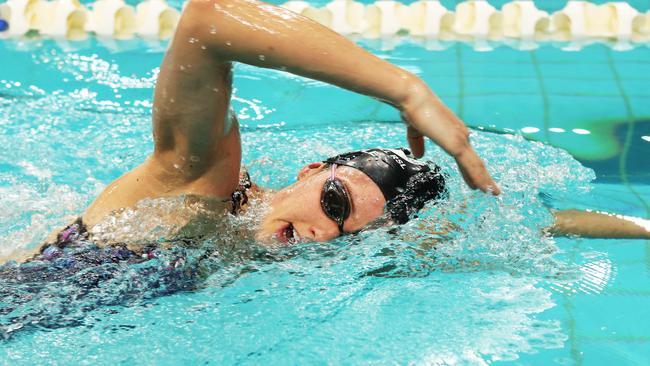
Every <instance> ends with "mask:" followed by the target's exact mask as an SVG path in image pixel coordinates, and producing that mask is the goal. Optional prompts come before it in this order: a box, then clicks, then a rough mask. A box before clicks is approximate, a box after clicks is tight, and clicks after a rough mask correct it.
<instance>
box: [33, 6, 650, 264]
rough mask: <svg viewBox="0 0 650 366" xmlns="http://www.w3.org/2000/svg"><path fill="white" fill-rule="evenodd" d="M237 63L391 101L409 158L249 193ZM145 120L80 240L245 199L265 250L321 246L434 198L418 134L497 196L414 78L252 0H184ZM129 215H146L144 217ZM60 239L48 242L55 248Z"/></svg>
mask: <svg viewBox="0 0 650 366" xmlns="http://www.w3.org/2000/svg"><path fill="white" fill-rule="evenodd" d="M234 62H241V63H246V64H249V65H254V66H257V67H263V68H274V69H279V70H283V71H286V72H289V73H293V74H296V75H300V76H304V77H308V78H312V79H315V80H320V81H323V82H327V83H330V84H334V85H337V86H339V87H342V88H345V89H348V90H351V91H354V92H357V93H361V94H364V95H367V96H369V97H372V98H376V99H378V100H381V101H383V102H385V103H388V104H390V105H392V106H394V107H395V108H397V109H398V110H399V112H400V113H401V116H402V119H403V121H404V122H405V124H406V139H407V140H408V145H409V146H410V149H411V152H410V151H409V150H406V149H370V150H364V151H359V152H354V153H348V154H343V155H339V156H336V157H331V158H325V159H324V160H323V161H321V162H315V163H312V164H309V165H307V166H305V167H304V168H303V169H302V170H301V171H300V172H299V173H298V180H297V182H296V183H294V184H292V185H290V186H289V187H286V188H284V189H281V190H279V191H277V192H271V191H269V190H264V189H262V188H260V187H258V186H257V185H255V184H254V183H253V182H251V181H250V178H249V176H248V174H247V173H245V172H242V166H241V143H242V141H241V139H240V132H239V124H238V121H237V118H236V116H235V114H234V113H232V112H231V106H230V97H231V89H232V85H231V83H232V64H233V63H234ZM152 119H153V136H154V143H155V147H154V151H153V153H152V154H151V156H149V157H148V158H147V159H146V160H145V161H144V162H143V163H142V164H141V165H139V166H137V167H136V168H135V169H133V170H132V171H130V172H127V173H126V174H124V175H123V176H121V177H120V178H118V179H117V180H115V181H114V182H112V183H111V184H110V185H109V186H108V187H107V188H106V189H105V190H104V191H103V192H102V193H101V194H100V195H99V196H98V197H97V199H96V200H95V201H94V202H93V203H92V204H91V205H90V207H88V209H87V210H86V211H85V212H84V213H83V215H82V216H81V217H80V219H79V220H78V221H77V223H76V225H77V226H76V227H77V229H76V230H81V229H82V228H83V235H86V236H88V237H90V238H92V237H93V236H96V237H101V234H102V233H101V231H102V230H103V229H105V228H106V227H107V225H105V223H106V222H111V220H113V221H114V220H115V217H116V216H119V215H120V214H121V213H122V212H124V210H126V209H128V210H133V211H137V210H138V204H139V203H140V202H142V201H144V200H151V199H159V198H171V197H182V200H180V201H179V203H180V204H179V208H178V210H177V211H176V210H172V211H167V212H160V213H154V214H153V216H155V218H156V223H158V222H160V221H161V220H162V221H165V222H168V223H169V224H170V227H174V228H175V230H176V231H175V232H173V233H169V236H170V237H172V236H176V237H193V236H197V235H200V234H202V231H203V230H206V228H208V229H207V230H209V228H210V227H213V228H214V230H218V229H217V228H219V227H220V226H219V225H218V222H219V221H220V220H223V218H224V217H226V216H227V215H229V214H235V215H237V214H240V213H241V212H242V211H243V210H246V204H247V203H248V202H249V201H250V200H251V199H253V198H256V199H260V200H261V201H264V202H267V203H268V206H269V208H268V210H267V212H266V213H265V215H264V217H263V218H262V220H261V224H260V225H259V227H258V228H257V229H256V232H255V233H254V236H255V237H256V239H257V240H258V241H259V242H260V243H265V244H267V245H288V244H291V243H294V242H298V241H328V240H331V239H333V238H335V237H338V236H340V235H344V234H346V233H354V232H357V231H359V230H362V229H363V228H364V227H366V226H367V225H368V224H369V223H372V222H375V221H376V220H377V219H378V218H380V217H386V218H387V219H388V220H387V221H390V222H392V223H395V224H399V223H403V222H405V221H407V220H408V218H409V217H410V216H412V215H413V214H415V213H416V212H417V211H418V210H419V209H421V208H422V207H423V206H424V204H425V203H427V202H428V201H436V200H439V199H440V198H441V197H442V196H444V191H445V188H444V176H442V175H441V174H440V173H439V169H438V168H437V167H435V166H433V167H432V166H429V165H427V164H424V163H422V162H419V161H418V160H416V158H419V157H421V156H422V155H423V153H424V138H429V139H431V140H432V141H433V142H435V143H436V144H438V145H439V146H440V147H442V148H443V149H444V150H445V151H446V152H447V153H448V154H449V155H451V156H452V157H453V158H454V159H455V161H456V163H457V165H458V169H459V170H460V172H461V174H462V177H463V178H464V180H465V182H466V183H467V184H468V186H469V187H471V188H473V189H479V190H481V191H483V192H486V193H489V194H493V195H498V194H500V193H501V192H500V188H499V186H498V185H497V184H496V183H495V182H494V180H493V179H492V178H491V176H490V174H489V173H488V171H487V169H486V167H485V165H484V163H483V161H482V160H481V159H480V158H479V156H478V155H477V153H476V152H475V151H474V149H473V148H472V146H471V144H470V142H469V132H468V129H467V128H466V126H465V125H464V124H463V122H462V121H461V120H460V119H459V118H458V117H457V116H456V115H455V114H454V113H453V112H452V111H451V110H450V109H449V108H447V107H446V106H445V105H444V104H443V103H442V101H441V100H440V99H439V98H438V97H437V96H436V95H435V94H434V92H433V91H432V90H431V89H429V87H428V86H427V85H426V84H425V83H424V82H423V81H422V80H421V79H419V78H418V77H417V76H415V75H413V74H412V73H410V72H408V71H406V70H403V69H401V68H399V67H397V66H395V65H392V64H390V63H388V62H386V61H384V60H382V59H380V58H378V57H376V56H374V55H372V54H371V53H369V52H366V51H365V50H363V49H362V48H360V47H358V46H357V45H355V44H354V43H353V42H351V41H350V40H348V39H346V38H345V37H343V36H341V35H339V34H337V33H335V32H333V31H331V30H330V29H328V28H326V27H324V26H322V25H320V24H318V23H317V22H315V21H312V20H310V19H307V18H305V17H302V16H300V15H297V14H295V13H293V12H291V11H289V10H286V9H283V8H279V7H276V6H273V5H270V4H266V3H261V2H257V1H254V0H191V1H190V2H189V3H188V5H187V6H186V8H185V10H184V12H183V14H182V17H181V19H180V22H179V24H178V27H177V30H176V33H175V35H174V37H173V39H172V41H171V43H170V46H169V49H168V51H167V53H166V55H165V57H164V60H163V62H162V66H161V68H160V74H159V77H158V81H157V83H156V88H155V94H154V105H153V115H152ZM192 205H194V206H196V205H199V206H201V207H202V210H201V212H202V214H201V215H199V216H200V217H194V216H192V215H191V214H185V213H187V212H190V213H191V211H192V210H189V211H188V210H187V206H192ZM206 212H210V213H213V214H205V213H206ZM182 213H183V214H182ZM555 215H556V218H557V220H556V223H555V225H554V226H553V227H551V228H549V229H548V232H549V233H551V234H556V235H581V236H587V237H634V238H648V237H650V229H649V227H650V226H649V225H648V222H647V221H644V220H641V219H639V220H637V221H633V220H629V219H627V218H624V217H617V216H614V215H606V214H600V213H595V212H582V211H560V212H556V213H555ZM131 216H132V217H133V219H134V220H140V221H143V220H144V221H146V219H147V218H151V216H152V215H151V212H147V214H143V215H137V214H133V215H131ZM206 222H208V224H206ZM69 228H70V226H69V227H68V229H69ZM66 230H67V229H66ZM62 233H65V231H63V232H60V233H58V235H57V236H56V237H53V238H52V239H51V240H48V241H47V243H48V244H52V243H57V242H61V235H62ZM135 234H137V233H130V235H131V237H129V238H120V237H119V236H112V237H111V240H110V241H108V242H107V243H106V244H109V245H110V244H115V243H124V242H127V241H129V240H133V237H132V235H135ZM111 241H112V243H111ZM46 247H47V246H43V248H46ZM43 248H42V250H44V249H43ZM129 249H130V250H131V249H133V248H132V247H129ZM138 252H142V248H139V250H138Z"/></svg>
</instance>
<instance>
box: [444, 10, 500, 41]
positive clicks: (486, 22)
mask: <svg viewBox="0 0 650 366" xmlns="http://www.w3.org/2000/svg"><path fill="white" fill-rule="evenodd" d="M496 12H497V10H496V9H495V8H494V7H493V6H492V5H490V3H488V2H487V0H470V1H464V2H462V3H459V4H458V5H456V12H455V14H456V16H455V18H454V25H453V27H452V29H453V31H454V33H456V34H457V35H459V36H460V37H461V38H470V39H472V38H473V39H487V38H489V36H490V33H491V29H490V18H491V17H492V16H493V15H494V14H495V13H496Z"/></svg>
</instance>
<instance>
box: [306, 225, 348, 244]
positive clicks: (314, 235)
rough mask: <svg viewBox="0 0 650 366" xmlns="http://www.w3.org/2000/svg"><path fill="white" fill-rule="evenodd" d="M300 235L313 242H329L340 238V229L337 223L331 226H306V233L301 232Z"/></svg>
mask: <svg viewBox="0 0 650 366" xmlns="http://www.w3.org/2000/svg"><path fill="white" fill-rule="evenodd" d="M300 233H301V235H302V236H303V237H306V238H309V239H311V240H313V241H328V240H332V239H334V238H336V237H337V236H339V228H338V226H336V224H335V223H332V224H331V225H327V224H326V225H318V226H316V225H314V226H305V229H304V231H300Z"/></svg>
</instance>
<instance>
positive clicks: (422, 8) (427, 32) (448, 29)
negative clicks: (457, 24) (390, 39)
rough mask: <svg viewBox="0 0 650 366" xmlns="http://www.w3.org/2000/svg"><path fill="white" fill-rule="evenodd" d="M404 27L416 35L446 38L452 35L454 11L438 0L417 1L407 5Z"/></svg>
mask: <svg viewBox="0 0 650 366" xmlns="http://www.w3.org/2000/svg"><path fill="white" fill-rule="evenodd" d="M403 25H404V28H405V29H406V30H408V32H409V34H410V35H412V36H416V37H425V38H437V39H446V38H447V39H448V38H451V37H452V36H451V35H452V27H453V25H454V13H453V12H451V11H449V10H448V9H447V8H445V7H444V6H443V5H442V4H440V1H437V0H436V1H432V0H425V1H417V2H414V3H413V4H411V5H409V7H408V10H407V14H406V17H405V19H404V23H403Z"/></svg>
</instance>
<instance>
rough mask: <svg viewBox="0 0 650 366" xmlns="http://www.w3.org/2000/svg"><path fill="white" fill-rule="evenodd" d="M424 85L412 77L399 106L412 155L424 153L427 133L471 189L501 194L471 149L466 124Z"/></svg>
mask: <svg viewBox="0 0 650 366" xmlns="http://www.w3.org/2000/svg"><path fill="white" fill-rule="evenodd" d="M423 84H424V83H423V82H422V81H421V80H419V79H417V80H415V81H414V82H413V84H412V86H411V90H409V94H408V97H407V98H406V99H405V100H404V102H403V103H402V104H401V105H400V106H399V108H400V110H401V115H402V119H403V120H404V122H406V123H407V124H408V130H407V139H408V142H409V147H410V148H411V151H412V152H413V154H414V155H415V156H416V157H418V158H420V157H422V155H424V136H426V137H428V138H430V139H431V140H432V141H433V142H435V143H436V144H438V145H439V146H440V147H442V148H443V149H444V150H445V151H446V152H447V153H448V154H449V155H451V156H452V157H453V158H454V159H456V163H457V164H458V168H459V169H460V172H461V173H462V175H463V178H464V179H465V182H467V185H468V186H469V187H470V188H472V189H480V190H481V191H483V192H490V193H492V194H494V195H498V194H499V193H501V190H500V189H499V186H498V185H497V184H496V183H495V182H494V180H493V179H492V177H491V176H490V173H488V171H487V169H486V168H485V164H484V163H483V160H481V158H479V156H478V155H477V154H476V152H475V151H474V149H473V148H472V145H471V144H470V142H469V130H468V129H467V127H466V126H465V124H464V123H463V122H462V121H461V120H460V118H458V117H457V116H456V115H455V114H454V112H452V111H451V110H450V109H449V108H448V107H447V106H445V105H444V103H443V102H442V101H441V100H440V99H439V98H438V97H437V96H436V95H435V94H434V93H433V92H432V91H431V90H430V89H429V88H428V87H427V86H426V85H423Z"/></svg>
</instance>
